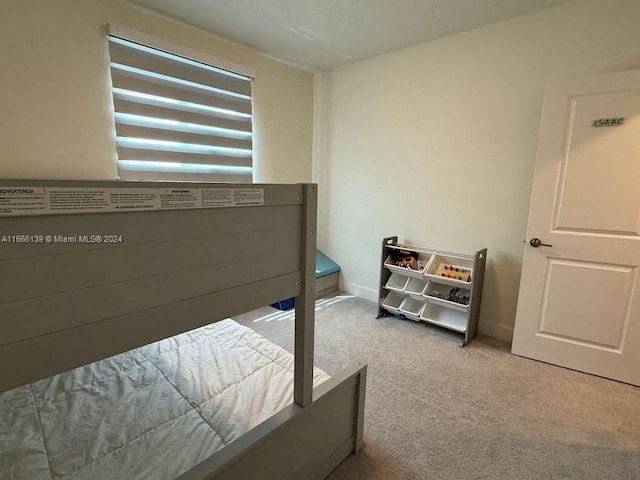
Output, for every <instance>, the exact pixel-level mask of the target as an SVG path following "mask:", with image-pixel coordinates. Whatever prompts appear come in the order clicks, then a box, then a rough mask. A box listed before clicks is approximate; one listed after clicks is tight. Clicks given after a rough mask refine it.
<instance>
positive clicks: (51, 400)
mask: <svg viewBox="0 0 640 480" xmlns="http://www.w3.org/2000/svg"><path fill="white" fill-rule="evenodd" d="M327 378H329V377H328V375H326V374H325V373H324V372H322V371H320V370H317V369H316V370H315V371H314V385H317V384H319V383H321V382H322V381H324V380H326V379H327ZM292 385H293V356H292V355H291V354H289V353H288V352H286V351H285V350H283V349H282V348H280V347H278V346H277V345H274V344H273V343H271V342H269V341H268V340H266V339H265V338H263V337H261V336H260V335H258V334H257V333H255V332H254V331H253V330H251V329H249V328H246V327H244V326H242V325H239V324H238V323H236V322H234V321H233V320H224V321H222V322H218V323H215V324H212V325H209V326H206V327H203V328H200V329H198V330H194V331H192V332H188V333H185V334H182V335H178V336H176V337H173V338H169V339H166V340H162V341H160V342H157V343H154V344H151V345H147V346H145V347H141V348H138V349H136V350H132V351H130V352H127V353H123V354H121V355H117V356H115V357H111V358H108V359H105V360H101V361H98V362H96V363H93V364H91V365H87V366H84V367H80V368H78V369H75V370H72V371H70V372H66V373H63V374H60V375H56V376H54V377H51V378H48V379H45V380H41V381H38V382H35V383H32V384H30V385H25V386H23V387H19V388H16V389H14V390H11V391H9V392H5V393H2V394H0V479H3V480H4V479H25V480H41V479H42V480H45V479H46V480H52V479H64V480H98V479H99V480H108V479H114V480H115V479H117V480H124V479H127V480H134V479H153V480H162V479H167V480H170V479H174V478H175V477H177V476H178V475H179V474H181V473H183V472H184V471H186V470H188V469H189V468H190V467H192V466H194V465H195V464H196V463H198V462H200V461H202V460H203V459H204V458H206V457H207V456H209V455H211V454H212V453H213V452H215V451H216V450H219V449H220V448H222V447H224V446H225V445H227V444H229V443H230V442H232V441H233V440H235V439H236V438H238V437H239V436H241V435H242V434H243V433H245V432H246V431H247V430H249V429H251V428H253V427H254V426H256V425H257V424H259V423H260V422H262V421H264V420H265V419H267V418H269V417H270V416H272V415H273V414H274V413H275V412H277V411H278V410H280V409H282V408H283V407H285V406H287V405H288V404H290V403H291V402H292V401H293V388H292Z"/></svg>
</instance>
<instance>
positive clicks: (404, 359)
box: [235, 295, 640, 480]
mask: <svg viewBox="0 0 640 480" xmlns="http://www.w3.org/2000/svg"><path fill="white" fill-rule="evenodd" d="M316 305H317V306H316V338H315V347H316V351H315V358H316V365H317V366H318V367H320V368H322V369H323V370H325V371H327V372H328V373H329V374H331V373H334V372H337V371H339V370H340V369H341V367H343V366H345V365H347V364H348V363H352V362H365V363H368V365H369V369H368V378H367V397H366V412H365V433H364V448H363V451H362V452H361V453H360V454H359V455H351V456H350V457H348V458H347V459H346V460H345V461H344V462H343V463H342V464H341V465H340V466H339V467H338V468H337V469H336V470H335V471H334V472H333V473H332V474H331V475H330V476H329V477H328V478H329V480H360V479H363V480H364V479H367V480H399V479H412V480H414V479H415V480H422V479H429V480H458V479H460V480H461V479H465V480H466V479H474V480H475V479H477V480H480V479H482V480H502V479H504V480H542V479H545V480H547V479H552V480H559V479H576V480H577V479H579V480H640V388H637V387H633V386H630V385H626V384H622V383H618V382H615V381H611V380H606V379H603V378H599V377H595V376H591V375H587V374H583V373H579V372H575V371H572V370H567V369H563V368H559V367H555V366H552V365H547V364H544V363H540V362H536V361H533V360H528V359H524V358H520V357H516V356H514V355H511V354H510V353H509V345H507V344H504V343H501V342H498V341H495V340H492V339H488V338H478V339H476V340H474V341H473V342H471V344H470V345H468V346H467V347H465V348H459V343H460V340H461V336H459V335H457V334H455V333H453V332H448V331H446V330H443V329H439V328H436V327H427V328H425V327H424V326H422V325H421V324H417V323H414V322H411V321H403V320H398V319H396V318H392V317H387V318H381V319H375V315H376V312H377V305H376V304H375V303H372V302H369V301H366V300H362V299H359V298H356V297H351V296H347V295H336V296H333V297H329V298H326V299H322V300H320V301H319V302H317V304H316ZM235 319H236V320H237V321H239V322H240V323H243V324H245V325H247V326H250V327H251V328H253V329H254V330H256V331H258V332H259V333H261V334H262V335H264V336H265V337H267V338H269V339H270V340H272V341H273V342H275V343H277V344H279V345H280V346H282V347H283V348H285V349H287V350H289V351H292V350H293V312H292V311H290V312H280V311H279V310H275V309H273V308H271V307H265V308H262V309H259V310H256V311H254V312H251V313H247V314H244V315H241V316H238V317H236V318H235ZM638 348H640V346H638ZM638 368H640V365H639V366H638Z"/></svg>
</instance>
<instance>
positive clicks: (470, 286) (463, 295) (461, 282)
mask: <svg viewBox="0 0 640 480" xmlns="http://www.w3.org/2000/svg"><path fill="white" fill-rule="evenodd" d="M486 258H487V249H486V248H485V249H482V250H478V251H477V252H475V254H473V255H468V254H463V253H452V252H441V251H437V250H429V249H427V248H423V247H416V246H414V245H405V244H401V243H398V237H388V238H385V239H383V241H382V260H381V268H380V295H379V298H380V306H379V310H378V316H377V317H376V318H379V317H381V316H387V315H389V314H391V315H398V316H399V315H401V316H403V317H405V318H408V319H410V320H414V321H416V322H425V323H426V324H430V325H437V326H439V327H443V328H447V329H449V330H453V331H455V332H458V333H460V334H462V335H464V340H463V341H462V344H461V346H464V345H467V344H468V343H469V342H470V341H471V340H473V339H474V338H475V337H476V336H477V334H478V318H479V315H480V302H481V300H482V283H483V280H484V267H485V262H486Z"/></svg>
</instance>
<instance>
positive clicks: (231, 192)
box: [0, 185, 264, 217]
mask: <svg viewBox="0 0 640 480" xmlns="http://www.w3.org/2000/svg"><path fill="white" fill-rule="evenodd" d="M256 205H264V190H263V189H261V188H249V189H247V188H244V189H233V188H221V189H217V188H153V187H151V188H108V187H107V188H94V187H4V186H1V185H0V217H9V216H24V215H48V214H65V213H91V212H121V211H144V210H177V209H193V208H220V207H246V206H256Z"/></svg>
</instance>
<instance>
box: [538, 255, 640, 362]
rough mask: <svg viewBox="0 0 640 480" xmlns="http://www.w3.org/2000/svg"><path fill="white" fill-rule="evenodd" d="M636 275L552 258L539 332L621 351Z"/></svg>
mask: <svg viewBox="0 0 640 480" xmlns="http://www.w3.org/2000/svg"><path fill="white" fill-rule="evenodd" d="M633 273H634V271H633V268H629V267H619V266H616V265H603V264H595V263H591V262H577V261H572V260H562V259H553V258H550V259H549V261H548V263H547V282H546V285H545V289H544V297H543V301H542V304H543V307H542V317H541V319H540V320H541V321H540V328H539V332H540V333H542V334H546V335H547V336H549V337H557V339H558V340H563V339H568V340H573V341H575V342H581V343H583V344H584V345H585V346H593V347H604V348H609V349H613V350H619V349H620V347H621V345H622V344H623V340H624V332H625V330H626V326H627V322H628V320H629V309H630V304H629V298H630V293H631V286H632V284H633ZM582 292H596V293H597V294H596V295H583V294H582ZM574 296H575V297H577V298H575V301H569V300H571V299H572V297H574ZM603 299H607V301H603Z"/></svg>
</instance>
